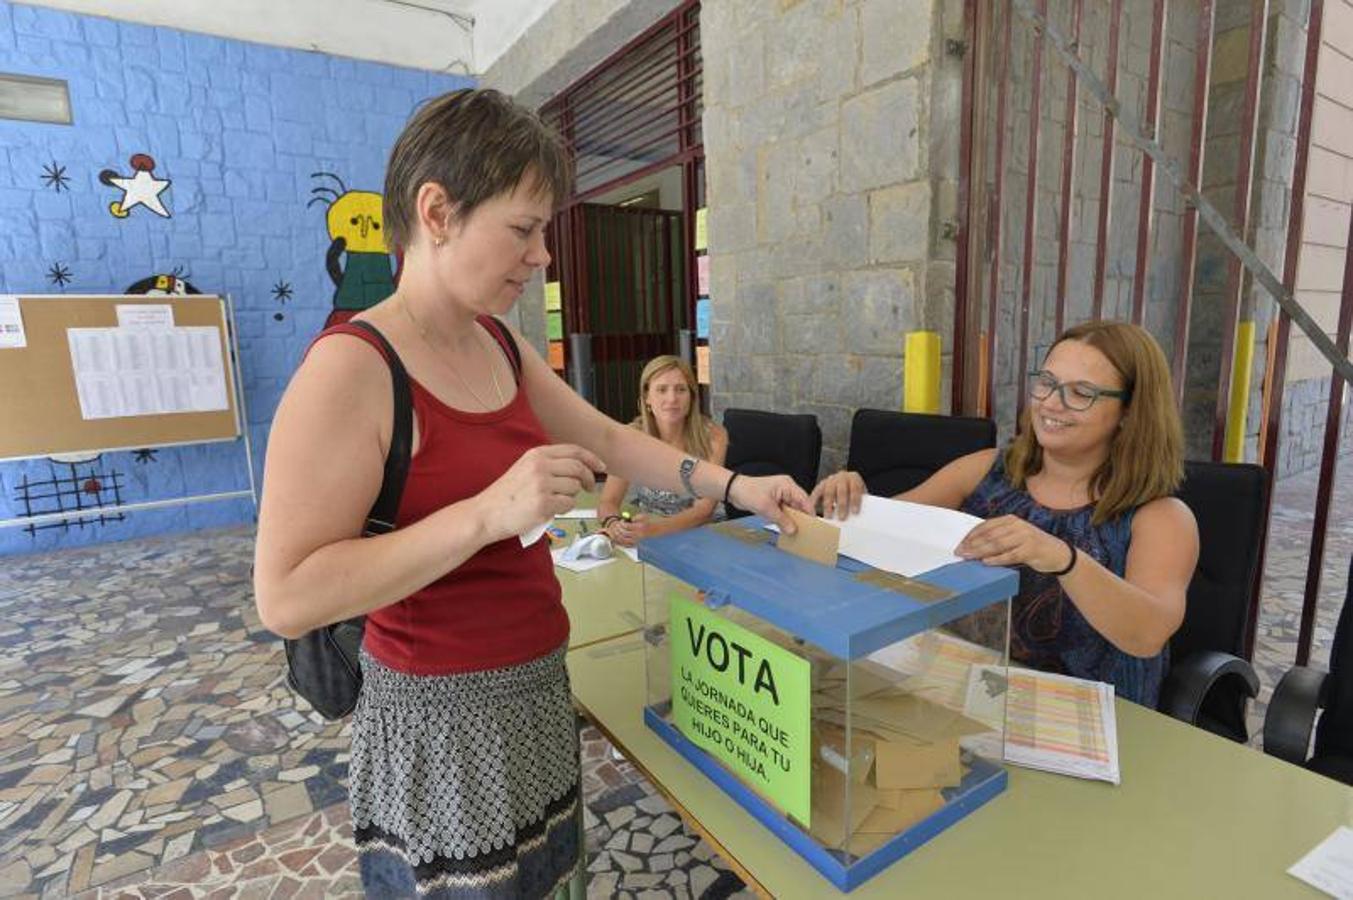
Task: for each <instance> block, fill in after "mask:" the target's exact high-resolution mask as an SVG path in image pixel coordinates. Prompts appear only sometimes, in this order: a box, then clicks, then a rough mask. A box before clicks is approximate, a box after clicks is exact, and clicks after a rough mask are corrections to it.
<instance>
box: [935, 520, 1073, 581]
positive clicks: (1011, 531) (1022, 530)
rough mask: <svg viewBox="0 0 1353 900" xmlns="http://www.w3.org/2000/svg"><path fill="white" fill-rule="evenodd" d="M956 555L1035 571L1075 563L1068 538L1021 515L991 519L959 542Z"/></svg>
mask: <svg viewBox="0 0 1353 900" xmlns="http://www.w3.org/2000/svg"><path fill="white" fill-rule="evenodd" d="M954 554H955V555H956V556H961V557H963V558H964V559H980V560H981V561H982V562H984V563H986V564H987V565H989V566H1028V567H1029V568H1031V569H1033V570H1034V571H1035V572H1060V571H1062V570H1063V569H1065V568H1066V567H1067V565H1069V564H1070V562H1071V549H1070V548H1069V547H1068V546H1067V545H1066V542H1065V541H1063V540H1062V539H1061V538H1059V537H1054V536H1053V535H1050V534H1048V533H1047V532H1046V531H1044V530H1043V529H1041V528H1039V527H1038V526H1037V525H1031V524H1030V523H1028V522H1026V521H1025V520H1024V519H1021V518H1019V517H1018V516H1000V517H998V518H995V519H988V520H987V521H985V522H983V523H982V524H981V525H978V526H977V527H976V528H974V529H973V530H972V531H969V532H968V534H967V536H966V537H964V538H963V540H961V541H959V542H958V546H957V547H955V548H954Z"/></svg>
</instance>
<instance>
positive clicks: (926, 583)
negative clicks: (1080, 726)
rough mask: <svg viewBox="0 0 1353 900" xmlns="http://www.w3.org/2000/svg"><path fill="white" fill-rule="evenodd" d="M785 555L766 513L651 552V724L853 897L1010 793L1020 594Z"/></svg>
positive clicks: (958, 578)
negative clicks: (1013, 623)
mask: <svg viewBox="0 0 1353 900" xmlns="http://www.w3.org/2000/svg"><path fill="white" fill-rule="evenodd" d="M777 543H778V539H777V536H776V535H775V534H774V533H772V532H771V531H768V530H767V529H766V528H765V527H764V523H763V522H762V521H761V520H760V519H759V518H755V517H751V518H745V519H738V520H736V521H732V522H723V523H718V524H714V525H707V526H705V527H703V528H697V529H694V530H690V531H684V532H680V533H677V534H671V535H665V536H662V537H658V538H653V539H649V540H645V541H643V542H642V543H640V545H639V559H640V561H641V562H642V563H643V566H644V576H643V580H644V618H645V628H644V653H645V670H646V678H647V688H646V704H645V709H644V719H645V722H646V723H647V725H648V727H649V728H651V729H652V730H653V731H655V732H656V733H657V734H658V735H659V736H661V737H662V739H663V740H665V741H666V742H667V743H668V744H670V745H671V746H672V747H673V748H674V749H675V750H676V751H677V752H678V753H680V754H681V755H682V756H683V757H684V758H685V759H686V760H687V761H689V762H690V763H691V764H692V765H694V766H696V767H697V768H699V769H700V770H701V771H702V772H703V773H704V774H705V775H706V776H708V778H709V779H710V780H711V781H712V782H713V783H714V784H715V785H717V786H718V787H719V788H720V789H722V790H723V791H725V792H726V793H728V794H729V795H730V796H731V797H733V798H734V799H735V800H736V801H737V802H738V803H739V804H741V805H742V806H743V807H744V808H746V809H747V811H748V812H750V813H751V814H752V815H753V816H755V817H756V819H757V820H759V821H760V822H761V823H762V825H764V826H765V827H766V828H768V829H769V830H770V831H772V832H773V833H774V834H775V835H776V836H778V837H779V838H780V839H781V840H782V841H784V842H785V843H786V844H787V845H788V846H789V847H791V848H792V849H793V850H794V851H796V852H798V853H799V854H800V855H802V856H803V857H804V858H805V859H806V860H807V861H808V862H809V863H811V864H812V865H813V866H814V867H815V868H816V869H817V870H818V871H819V872H821V873H822V874H823V875H824V876H825V877H826V878H827V879H829V880H830V881H831V882H832V883H834V884H835V885H836V886H837V887H838V888H840V889H841V890H844V891H849V890H851V889H852V888H854V887H856V886H858V885H859V884H861V883H863V882H864V881H866V880H867V879H868V878H870V877H871V876H872V875H874V874H876V873H878V872H879V871H881V870H882V869H883V868H885V867H886V866H888V865H890V864H892V863H894V862H896V861H897V860H899V859H900V858H901V857H903V856H905V855H906V854H907V853H909V852H910V851H912V850H914V849H916V848H917V847H918V846H920V845H921V844H923V843H924V842H925V841H927V840H929V839H930V838H931V837H933V836H934V835H936V834H938V833H939V832H940V831H942V830H944V829H945V828H949V827H950V826H953V825H956V824H959V823H960V821H961V820H962V819H963V818H964V817H965V816H967V815H969V814H972V813H974V812H975V811H977V810H978V808H979V807H981V806H982V804H983V803H985V802H986V801H987V800H990V799H991V798H992V797H994V796H996V795H997V794H998V793H1000V792H1001V791H1002V790H1004V788H1005V784H1006V772H1005V769H1004V768H1003V765H1002V760H1003V758H1004V749H1005V727H1004V726H1005V715H1006V709H1005V700H1006V664H1007V662H1008V634H1009V616H1010V598H1011V597H1012V596H1013V595H1014V593H1015V592H1016V590H1017V588H1018V584H1019V582H1018V578H1017V576H1016V574H1015V573H1014V572H1013V571H1012V570H1010V569H1004V568H998V567H990V566H985V565H983V564H981V563H978V562H957V563H953V564H949V565H944V566H941V567H940V568H937V569H935V570H933V571H930V572H926V573H924V574H922V575H919V576H916V577H910V578H908V577H902V576H900V575H895V574H892V573H889V572H885V571H881V570H878V569H874V568H871V567H869V566H866V565H863V564H861V563H857V562H854V561H853V560H850V559H848V558H846V557H837V559H836V564H835V565H828V564H826V563H825V562H813V561H809V560H808V559H804V558H801V557H799V556H795V555H791V554H790V553H787V552H786V551H785V550H783V549H780V548H779V547H778V546H777ZM678 799H680V798H678ZM979 814H980V813H979ZM902 864H904V865H905V863H902Z"/></svg>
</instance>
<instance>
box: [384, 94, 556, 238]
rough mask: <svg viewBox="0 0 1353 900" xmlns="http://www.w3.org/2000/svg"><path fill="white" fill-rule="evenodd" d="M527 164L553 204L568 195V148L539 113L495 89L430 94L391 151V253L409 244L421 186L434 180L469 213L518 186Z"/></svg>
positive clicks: (387, 196)
mask: <svg viewBox="0 0 1353 900" xmlns="http://www.w3.org/2000/svg"><path fill="white" fill-rule="evenodd" d="M528 170H531V171H532V172H533V174H534V175H535V184H534V189H535V190H536V191H538V192H542V193H543V192H546V191H548V192H549V193H550V194H551V195H552V196H553V198H554V202H555V203H556V204H557V203H560V202H562V201H563V200H564V198H565V197H567V196H568V194H569V191H570V189H571V179H570V177H569V166H568V157H567V154H565V152H564V148H563V145H562V143H561V142H560V140H559V138H558V136H557V135H555V133H554V132H553V131H551V130H550V128H549V127H548V126H546V125H545V124H544V123H543V122H541V121H540V119H539V118H537V116H536V115H535V113H533V112H531V111H530V110H528V109H526V108H525V107H523V106H519V105H517V104H516V103H514V102H513V101H512V98H510V97H508V96H507V95H506V94H503V93H501V92H499V91H495V90H491V89H469V88H466V89H463V90H459V91H452V92H450V93H449V94H442V95H441V96H440V97H433V98H432V99H431V100H428V101H427V102H426V103H424V104H423V105H422V106H420V107H419V108H418V109H417V110H416V111H415V112H414V114H413V117H412V118H410V119H409V121H408V124H406V125H405V126H404V130H403V131H402V132H400V135H399V138H398V139H397V140H396V141H395V146H394V147H393V148H391V150H390V161H389V163H388V164H387V165H386V167H385V193H384V196H383V199H382V205H383V207H384V209H383V211H384V214H385V241H386V245H387V246H388V247H389V248H390V250H391V252H397V251H399V250H401V249H405V248H407V247H408V245H409V242H410V241H411V240H412V239H413V234H414V225H415V223H416V221H417V216H418V212H417V209H416V203H417V198H418V189H419V188H420V187H422V186H423V185H424V184H426V183H428V182H429V181H431V182H433V183H435V184H439V185H441V186H442V188H443V189H444V190H445V191H446V192H447V194H448V195H450V197H451V201H452V202H453V203H455V204H456V205H457V215H458V216H459V217H461V218H464V217H466V216H468V215H469V214H470V213H472V212H473V211H474V209H475V208H476V207H477V206H479V205H480V204H481V203H483V202H484V201H485V200H488V199H490V198H492V197H496V196H498V195H499V194H502V193H507V192H510V191H512V190H513V189H515V188H516V187H517V185H518V184H520V183H521V181H522V178H523V177H525V175H526V174H527V171H528Z"/></svg>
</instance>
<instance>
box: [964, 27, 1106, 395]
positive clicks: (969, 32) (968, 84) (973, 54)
mask: <svg viewBox="0 0 1353 900" xmlns="http://www.w3.org/2000/svg"><path fill="white" fill-rule="evenodd" d="M1080 2H1081V0H1076V3H1077V4H1078V5H1079V3H1080ZM963 41H964V45H965V50H964V52H963V89H962V90H963V93H962V96H963V99H962V106H961V110H960V112H959V126H958V127H959V131H958V198H957V202H956V204H955V210H954V213H955V215H956V216H957V218H958V229H957V233H956V234H955V236H954V237H955V248H954V260H955V263H956V265H955V267H954V340H953V343H952V344H951V345H950V346H951V359H952V363H951V366H950V378H949V384H950V388H951V395H950V400H949V411H950V413H952V414H953V415H956V416H957V415H962V414H963V413H964V412H966V411H967V409H966V405H965V403H964V400H965V398H964V394H963V388H964V380H965V375H966V373H965V371H964V367H965V366H966V365H967V362H968V352H967V351H968V348H967V341H968V270H969V266H970V265H971V260H970V259H969V258H968V257H969V254H970V253H971V243H970V238H969V227H970V223H971V222H972V211H971V210H970V209H968V204H969V203H970V202H971V200H970V196H971V195H970V194H969V190H968V182H969V180H970V179H971V177H972V172H971V170H972V136H973V125H974V122H973V92H974V84H973V82H974V81H975V80H976V72H977V66H976V62H975V60H976V59H977V0H963Z"/></svg>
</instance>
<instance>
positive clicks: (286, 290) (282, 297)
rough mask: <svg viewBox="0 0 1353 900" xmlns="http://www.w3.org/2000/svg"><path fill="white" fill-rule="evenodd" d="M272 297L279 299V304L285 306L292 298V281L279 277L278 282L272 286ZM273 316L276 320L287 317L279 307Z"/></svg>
mask: <svg viewBox="0 0 1353 900" xmlns="http://www.w3.org/2000/svg"><path fill="white" fill-rule="evenodd" d="M272 298H273V299H274V300H276V301H277V303H278V305H279V306H285V305H286V304H287V302H288V301H290V300H291V282H289V281H283V280H282V279H280V278H279V279H277V284H274V285H273V286H272ZM272 317H273V319H274V320H275V321H278V322H280V321H282V320H283V319H285V318H286V315H285V314H284V313H283V312H282V310H280V309H279V310H277V312H275V313H273V314H272Z"/></svg>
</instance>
